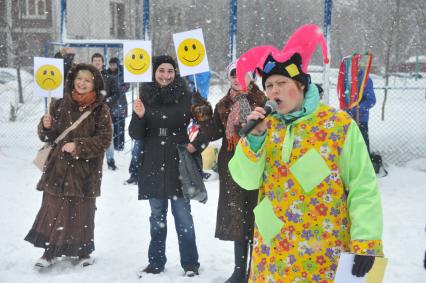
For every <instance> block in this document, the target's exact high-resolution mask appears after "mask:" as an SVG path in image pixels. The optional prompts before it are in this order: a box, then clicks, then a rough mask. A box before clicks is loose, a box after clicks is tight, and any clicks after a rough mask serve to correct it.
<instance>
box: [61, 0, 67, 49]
mask: <svg viewBox="0 0 426 283" xmlns="http://www.w3.org/2000/svg"><path fill="white" fill-rule="evenodd" d="M66 26H67V0H61V43H64V42H65V41H66V36H67V30H66Z"/></svg>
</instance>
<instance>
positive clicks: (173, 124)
mask: <svg viewBox="0 0 426 283" xmlns="http://www.w3.org/2000/svg"><path fill="white" fill-rule="evenodd" d="M140 98H141V100H142V102H143V103H144V106H145V115H144V117H143V118H142V119H140V118H139V117H138V116H137V115H136V114H135V113H134V112H133V115H132V120H131V121H130V126H129V135H130V137H131V138H133V139H137V140H138V139H143V140H144V149H143V154H142V166H141V168H140V170H141V172H140V174H139V182H138V185H139V199H150V198H160V199H167V198H172V197H175V196H176V197H183V194H182V188H181V187H182V184H181V181H180V179H179V168H178V167H179V156H178V151H177V148H176V145H178V144H187V143H189V139H188V134H187V127H188V124H189V122H190V119H191V94H190V93H189V91H188V87H187V85H186V82H185V81H184V80H183V79H182V78H181V77H179V76H176V78H175V80H174V81H173V82H172V83H171V84H169V85H168V86H165V87H160V86H159V85H158V84H157V83H155V82H152V83H143V84H142V85H141V88H140ZM160 128H161V129H160ZM164 129H166V130H164ZM203 141H205V139H203V135H202V134H201V132H200V134H199V135H198V136H197V139H196V140H195V141H194V142H192V144H193V145H194V146H195V148H197V152H196V153H194V154H199V153H200V152H201V151H202V148H204V145H203Z"/></svg>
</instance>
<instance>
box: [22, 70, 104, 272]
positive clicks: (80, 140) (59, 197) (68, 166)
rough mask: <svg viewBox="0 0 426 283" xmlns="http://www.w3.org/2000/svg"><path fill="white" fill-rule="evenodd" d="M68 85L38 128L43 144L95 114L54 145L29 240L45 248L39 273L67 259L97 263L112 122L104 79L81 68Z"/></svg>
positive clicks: (95, 72)
mask: <svg viewBox="0 0 426 283" xmlns="http://www.w3.org/2000/svg"><path fill="white" fill-rule="evenodd" d="M67 84H68V86H67V87H66V89H67V90H70V91H67V92H65V94H64V97H63V98H61V99H57V100H55V101H53V102H52V104H51V106H50V112H49V113H48V114H46V115H44V116H43V118H42V119H41V121H40V123H39V125H38V135H39V137H40V140H41V141H43V142H48V143H53V141H54V140H55V139H56V138H57V137H58V136H59V135H60V134H61V133H62V132H63V131H64V130H65V129H66V128H68V127H69V126H70V125H71V124H72V123H74V122H75V121H76V120H77V119H78V118H79V117H80V116H81V115H82V114H83V113H85V112H86V111H91V113H90V114H89V116H88V117H87V118H85V119H84V120H83V121H82V122H81V124H79V125H78V126H77V128H75V129H74V130H72V131H71V132H70V133H68V135H67V136H66V137H65V138H64V139H62V140H61V141H60V142H59V143H58V144H57V145H55V146H54V148H53V150H52V151H51V153H50V156H49V158H48V160H47V162H46V164H45V167H44V170H43V175H42V176H41V179H40V181H39V182H38V184H37V190H39V191H42V192H43V200H42V203H41V208H40V210H39V212H38V214H37V217H36V219H35V221H34V224H33V226H32V228H31V230H30V231H29V233H28V235H27V236H26V237H25V240H26V241H28V242H30V243H32V244H33V245H34V246H35V247H38V248H43V249H44V253H43V255H42V257H41V258H40V259H39V260H38V261H37V262H36V264H35V265H36V267H39V268H45V267H48V266H50V265H52V264H53V263H55V262H56V258H58V257H61V256H62V255H65V256H72V257H78V258H79V263H80V265H82V266H88V265H91V264H93V258H91V257H90V254H91V253H92V252H93V251H94V250H95V244H94V227H95V224H94V221H95V211H96V198H97V197H99V196H100V192H101V180H102V163H103V158H104V154H105V150H106V149H107V148H108V146H109V145H110V143H111V138H112V125H111V117H110V114H109V110H108V106H106V104H105V103H104V102H103V100H104V96H103V94H102V92H103V91H104V83H103V79H102V75H101V74H100V72H99V71H98V70H97V69H96V68H95V67H93V66H92V65H86V64H78V65H77V66H75V68H72V69H71V71H70V72H69V73H68V77H67Z"/></svg>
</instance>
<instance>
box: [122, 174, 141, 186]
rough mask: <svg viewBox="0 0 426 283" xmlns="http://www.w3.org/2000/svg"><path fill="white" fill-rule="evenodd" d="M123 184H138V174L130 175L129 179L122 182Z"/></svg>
mask: <svg viewBox="0 0 426 283" xmlns="http://www.w3.org/2000/svg"><path fill="white" fill-rule="evenodd" d="M124 184H125V185H131V184H135V185H137V184H138V176H136V175H131V176H130V178H129V179H127V180H126V181H125V182H124Z"/></svg>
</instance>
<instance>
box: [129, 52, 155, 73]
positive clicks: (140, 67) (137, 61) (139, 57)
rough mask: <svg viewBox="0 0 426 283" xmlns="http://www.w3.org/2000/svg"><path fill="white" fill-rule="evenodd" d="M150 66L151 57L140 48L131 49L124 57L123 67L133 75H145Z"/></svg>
mask: <svg viewBox="0 0 426 283" xmlns="http://www.w3.org/2000/svg"><path fill="white" fill-rule="evenodd" d="M150 64H151V57H150V56H149V54H148V52H146V51H145V50H144V49H142V48H133V49H132V50H130V51H129V52H127V54H126V56H125V57H124V65H125V66H126V68H127V71H129V72H130V73H132V74H134V75H141V74H143V73H145V72H146V71H147V70H148V68H149V65H150Z"/></svg>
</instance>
